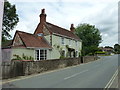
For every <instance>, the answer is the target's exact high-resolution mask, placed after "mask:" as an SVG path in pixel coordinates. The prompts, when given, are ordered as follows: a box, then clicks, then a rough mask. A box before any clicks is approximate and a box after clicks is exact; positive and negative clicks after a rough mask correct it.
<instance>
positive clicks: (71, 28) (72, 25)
mask: <svg viewBox="0 0 120 90" xmlns="http://www.w3.org/2000/svg"><path fill="white" fill-rule="evenodd" d="M70 31H71V32H73V33H74V31H75V28H74V24H71V27H70Z"/></svg>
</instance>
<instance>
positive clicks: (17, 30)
mask: <svg viewBox="0 0 120 90" xmlns="http://www.w3.org/2000/svg"><path fill="white" fill-rule="evenodd" d="M16 32H18V33H19V32H20V33H25V34H30V35H34V34H32V33H28V32H24V31H20V30H16Z"/></svg>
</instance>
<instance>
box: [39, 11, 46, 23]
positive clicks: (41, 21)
mask: <svg viewBox="0 0 120 90" xmlns="http://www.w3.org/2000/svg"><path fill="white" fill-rule="evenodd" d="M46 16H47V15H46V14H45V9H42V10H41V14H40V23H44V22H46Z"/></svg>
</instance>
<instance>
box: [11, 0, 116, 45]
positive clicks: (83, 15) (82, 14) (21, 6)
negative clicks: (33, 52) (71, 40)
mask: <svg viewBox="0 0 120 90" xmlns="http://www.w3.org/2000/svg"><path fill="white" fill-rule="evenodd" d="M10 2H11V3H13V4H15V5H16V8H17V13H18V15H19V18H20V22H19V23H18V25H17V27H16V28H15V30H22V31H26V32H30V33H33V32H34V30H35V28H36V26H37V24H38V23H39V14H40V12H41V11H40V10H41V9H42V8H45V9H46V14H47V21H48V22H50V23H53V24H56V25H58V26H61V27H64V28H66V29H69V28H70V24H71V23H74V24H75V26H77V25H78V24H80V23H89V24H92V25H95V26H96V27H97V28H99V29H100V32H101V33H102V35H103V42H102V44H100V45H112V46H113V45H114V44H115V43H117V36H118V29H117V22H118V21H117V20H118V18H117V17H118V16H117V15H118V14H117V8H118V7H117V2H118V0H109V1H108V0H92V1H91V0H69V1H68V0H64V1H63V0H50V1H48V0H44V1H43V0H42V1H41V0H37V1H36V2H34V0H30V1H28V0H25V1H24V2H23V1H21V0H17V1H16V0H10ZM15 30H14V31H12V32H11V33H12V35H14V32H15ZM112 34H114V35H113V37H112V38H111V35H112Z"/></svg>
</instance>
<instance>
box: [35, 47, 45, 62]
mask: <svg viewBox="0 0 120 90" xmlns="http://www.w3.org/2000/svg"><path fill="white" fill-rule="evenodd" d="M42 50H43V53H42V54H43V55H42V54H41V51H42ZM36 51H38V53H39V55H37V52H36ZM42 58H43V59H42ZM46 59H47V49H36V50H35V60H36V61H39V60H46Z"/></svg>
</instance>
